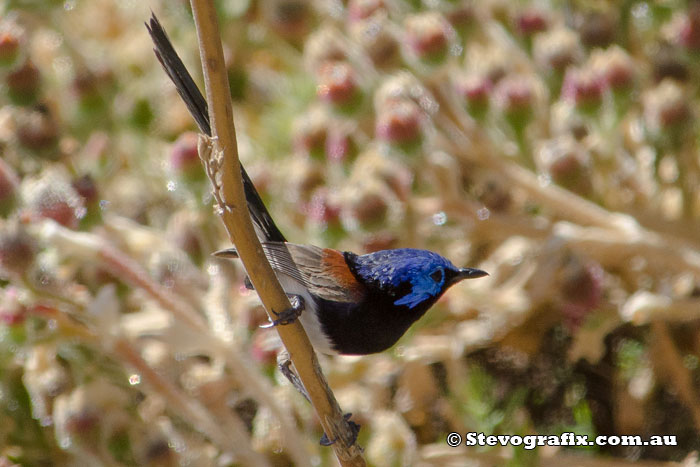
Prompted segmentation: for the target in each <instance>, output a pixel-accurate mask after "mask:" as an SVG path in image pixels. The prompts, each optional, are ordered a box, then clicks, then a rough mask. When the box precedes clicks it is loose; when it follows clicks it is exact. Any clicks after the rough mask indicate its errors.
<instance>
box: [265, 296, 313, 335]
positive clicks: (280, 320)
mask: <svg viewBox="0 0 700 467" xmlns="http://www.w3.org/2000/svg"><path fill="white" fill-rule="evenodd" d="M289 303H291V305H292V306H291V307H290V308H287V309H286V310H284V311H281V312H279V313H277V312H276V311H275V310H272V312H273V313H274V314H275V316H277V319H275V320H272V321H270V322H269V323H267V324H263V325H262V326H260V327H261V328H263V329H267V328H272V327H275V326H284V325H287V324H292V323H294V322H295V321H296V320H297V318H298V317H299V316H301V312H302V311H304V298H303V297H302V296H301V295H289Z"/></svg>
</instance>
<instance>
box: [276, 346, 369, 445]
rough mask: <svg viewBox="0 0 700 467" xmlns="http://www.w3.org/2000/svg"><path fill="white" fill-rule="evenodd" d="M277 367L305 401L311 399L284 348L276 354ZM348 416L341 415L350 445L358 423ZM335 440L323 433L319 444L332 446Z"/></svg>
mask: <svg viewBox="0 0 700 467" xmlns="http://www.w3.org/2000/svg"><path fill="white" fill-rule="evenodd" d="M277 367H278V368H279V370H280V372H281V373H282V374H283V375H284V377H285V378H287V380H289V382H290V383H292V386H294V387H295V388H296V390H297V391H299V393H300V394H301V395H302V396H304V398H305V399H306V400H307V401H309V402H311V399H310V398H309V393H308V392H306V388H305V387H304V385H303V384H302V382H301V380H300V379H299V376H297V374H296V373H295V372H294V369H293V368H292V361H291V360H290V359H289V354H288V353H287V351H286V350H283V351H282V352H280V353H279V354H278V355H277ZM350 417H352V414H351V413H346V414H344V415H343V420H344V421H345V422H347V424H348V426H349V427H350V430H351V432H352V442H351V443H350V445H351V446H352V445H354V444H355V442H356V441H357V435H358V434H359V433H360V424H358V423H355V422H353V421H352V420H350ZM336 441H338V439H337V438H335V439H333V440H332V441H331V440H330V439H328V435H326V434H325V433H324V434H323V436H322V437H321V439H320V440H319V444H321V446H332V445H333V444H334V443H335V442H336Z"/></svg>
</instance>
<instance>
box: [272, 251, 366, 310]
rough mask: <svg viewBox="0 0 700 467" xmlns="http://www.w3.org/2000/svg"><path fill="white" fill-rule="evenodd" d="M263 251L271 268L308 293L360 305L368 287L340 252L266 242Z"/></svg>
mask: <svg viewBox="0 0 700 467" xmlns="http://www.w3.org/2000/svg"><path fill="white" fill-rule="evenodd" d="M263 250H265V254H266V256H267V258H268V260H269V261H270V265H271V266H272V268H273V269H274V270H276V271H278V272H280V273H283V274H286V275H287V276H290V277H292V278H293V279H295V280H297V281H298V282H300V283H301V284H303V285H304V286H305V287H306V288H307V289H308V290H309V292H311V293H312V294H313V295H316V296H318V297H320V298H322V299H325V300H330V301H334V302H351V303H352V302H358V301H360V300H361V299H362V298H363V297H364V295H365V288H364V286H363V285H362V284H360V283H359V282H357V279H355V276H354V275H353V274H352V272H350V268H349V267H348V265H347V263H346V261H345V257H344V256H343V254H342V253H341V252H339V251H337V250H332V249H330V248H319V247H317V246H311V245H298V244H295V243H279V242H267V243H263Z"/></svg>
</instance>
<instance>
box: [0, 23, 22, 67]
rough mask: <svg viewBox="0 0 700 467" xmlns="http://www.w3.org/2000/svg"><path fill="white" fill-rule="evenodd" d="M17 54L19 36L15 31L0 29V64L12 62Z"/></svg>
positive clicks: (4, 64) (5, 64)
mask: <svg viewBox="0 0 700 467" xmlns="http://www.w3.org/2000/svg"><path fill="white" fill-rule="evenodd" d="M18 54H19V36H18V34H17V32H16V31H11V30H8V31H0V65H1V66H8V65H11V64H12V63H14V61H15V60H16V59H17V55H18Z"/></svg>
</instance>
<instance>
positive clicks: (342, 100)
mask: <svg viewBox="0 0 700 467" xmlns="http://www.w3.org/2000/svg"><path fill="white" fill-rule="evenodd" d="M316 94H317V95H318V97H319V98H321V99H322V100H324V101H326V102H329V103H330V104H332V105H333V106H335V107H337V108H340V109H343V110H351V109H353V108H356V107H357V105H358V104H359V102H360V100H361V99H360V97H361V91H360V88H359V86H358V85H357V78H356V76H355V72H354V70H353V68H352V67H351V66H350V64H348V63H346V62H331V63H325V64H324V65H322V66H321V69H320V70H319V78H318V86H317V87H316Z"/></svg>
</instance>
